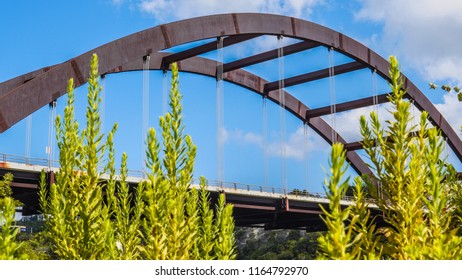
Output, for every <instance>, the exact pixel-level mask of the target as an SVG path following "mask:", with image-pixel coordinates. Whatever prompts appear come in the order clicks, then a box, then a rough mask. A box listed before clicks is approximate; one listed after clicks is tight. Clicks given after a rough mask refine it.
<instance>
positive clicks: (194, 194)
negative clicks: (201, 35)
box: [39, 55, 235, 260]
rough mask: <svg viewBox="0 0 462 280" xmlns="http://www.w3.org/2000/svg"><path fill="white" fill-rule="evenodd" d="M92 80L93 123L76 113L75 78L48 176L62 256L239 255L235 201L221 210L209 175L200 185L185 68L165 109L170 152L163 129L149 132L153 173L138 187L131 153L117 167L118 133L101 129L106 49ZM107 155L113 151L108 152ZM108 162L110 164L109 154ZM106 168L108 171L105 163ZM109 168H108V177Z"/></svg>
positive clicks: (52, 224)
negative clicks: (56, 165)
mask: <svg viewBox="0 0 462 280" xmlns="http://www.w3.org/2000/svg"><path fill="white" fill-rule="evenodd" d="M90 67H91V68H90V77H89V80H88V83H89V86H88V105H87V112H86V117H87V123H86V127H85V129H83V130H82V131H80V129H79V124H78V123H77V121H76V119H75V116H74V100H75V95H74V92H73V80H72V79H70V80H69V83H68V103H67V106H66V108H65V111H64V118H63V119H62V120H61V117H59V116H58V118H57V119H56V128H57V139H58V147H59V150H60V151H59V160H60V165H61V169H60V170H59V172H57V173H56V176H55V177H56V181H55V183H54V184H52V185H51V186H49V188H47V186H46V183H45V177H44V176H42V182H41V187H40V191H39V200H40V205H41V208H42V212H43V214H44V215H45V217H46V230H45V235H46V237H47V238H48V239H49V240H50V242H51V244H52V246H53V248H52V249H53V251H54V253H55V254H56V255H57V257H58V258H60V259H127V260H128V259H217V258H220V259H232V258H234V257H235V253H234V250H235V249H234V235H233V234H234V232H233V231H234V221H233V218H232V206H231V205H225V203H224V197H223V195H221V196H220V199H219V203H218V205H217V208H216V214H214V211H213V210H212V209H211V208H210V207H209V203H210V200H209V197H208V194H207V191H206V190H205V184H204V180H202V181H201V182H202V184H201V190H200V191H198V190H196V189H195V188H192V186H191V182H192V176H193V168H194V160H195V155H196V147H195V146H194V144H193V143H192V140H191V137H190V136H188V135H186V136H183V130H184V126H183V124H182V116H181V113H182V111H181V110H182V107H181V95H180V93H179V91H178V68H177V66H176V64H173V65H172V89H171V91H170V107H171V112H169V113H167V114H166V115H165V117H161V119H160V126H161V129H162V138H163V142H162V144H163V158H162V159H160V157H159V154H160V145H159V143H158V140H157V137H156V132H155V130H154V129H150V130H149V133H148V135H147V142H146V145H147V152H146V153H147V161H146V165H147V167H148V170H149V171H148V174H147V180H144V181H143V182H142V183H140V184H139V185H138V187H137V188H136V190H133V189H131V188H130V186H129V185H128V183H127V182H126V178H127V173H128V171H127V156H126V154H123V155H122V161H121V173H120V174H119V175H117V174H116V170H115V167H114V166H115V150H114V143H113V139H114V134H115V132H116V130H117V125H114V127H113V129H112V130H111V131H110V132H109V134H108V136H107V138H106V140H105V141H103V135H102V133H101V132H100V123H101V121H100V118H99V103H100V97H99V92H100V90H101V88H100V86H99V84H98V57H97V56H96V55H93V57H92V61H91V66H90ZM105 156H106V159H104V157H105ZM105 161H106V163H105V164H104V162H105ZM100 166H103V167H104V168H103V169H104V170H103V171H100V169H99V167H100ZM103 172H105V173H107V174H108V178H107V179H104V180H103V179H102V175H103Z"/></svg>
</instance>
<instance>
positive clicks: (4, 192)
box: [0, 173, 13, 199]
mask: <svg viewBox="0 0 462 280" xmlns="http://www.w3.org/2000/svg"><path fill="white" fill-rule="evenodd" d="M12 181H13V174H11V173H6V174H5V175H3V179H2V180H1V181H0V199H3V198H5V197H11V195H12V194H13V191H12V190H11V187H10V184H11V182H12Z"/></svg>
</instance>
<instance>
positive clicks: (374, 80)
mask: <svg viewBox="0 0 462 280" xmlns="http://www.w3.org/2000/svg"><path fill="white" fill-rule="evenodd" d="M371 78H372V104H373V105H374V110H375V113H376V114H377V115H378V114H379V96H378V89H377V69H374V70H372V77H371Z"/></svg>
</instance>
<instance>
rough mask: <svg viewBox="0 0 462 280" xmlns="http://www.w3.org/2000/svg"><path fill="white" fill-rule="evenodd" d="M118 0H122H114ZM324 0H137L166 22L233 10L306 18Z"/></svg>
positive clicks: (139, 5) (155, 16)
mask: <svg viewBox="0 0 462 280" xmlns="http://www.w3.org/2000/svg"><path fill="white" fill-rule="evenodd" d="M115 1H121V0H115ZM324 1H325V0H286V1H280V0H253V1H248V0H234V1H226V2H223V1H221V0H193V1H192V0H137V3H138V7H139V9H140V10H141V11H143V12H145V13H147V14H150V15H152V16H153V17H154V18H155V19H156V20H157V21H159V22H165V21H171V20H175V19H185V18H191V17H196V16H203V15H210V14H219V13H232V12H262V13H277V14H284V15H288V16H295V17H301V18H307V17H309V16H310V15H311V13H312V9H313V7H315V6H317V5H320V4H323V3H324Z"/></svg>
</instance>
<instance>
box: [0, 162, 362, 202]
mask: <svg viewBox="0 0 462 280" xmlns="http://www.w3.org/2000/svg"><path fill="white" fill-rule="evenodd" d="M0 162H1V163H19V164H26V165H35V166H41V167H44V168H46V167H53V168H59V167H60V164H59V161H50V160H48V159H43V158H31V157H25V156H16V155H8V154H3V153H0ZM99 171H100V172H104V168H103V167H100V168H99ZM116 172H120V170H116ZM127 175H128V176H130V177H134V178H139V179H142V178H146V176H145V175H146V174H145V173H144V172H143V171H139V170H128V174H127ZM199 183H200V180H199V179H193V181H192V184H197V185H199ZM205 183H206V187H218V188H223V190H224V189H225V188H226V189H234V190H240V191H253V192H261V193H271V194H279V195H283V196H287V195H293V196H297V197H311V198H322V199H327V196H326V194H325V193H315V192H309V191H307V190H303V189H298V188H278V187H272V186H262V185H253V184H244V183H237V182H222V181H216V180H206V181H205ZM342 200H345V201H354V197H351V196H344V197H343V198H342Z"/></svg>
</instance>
